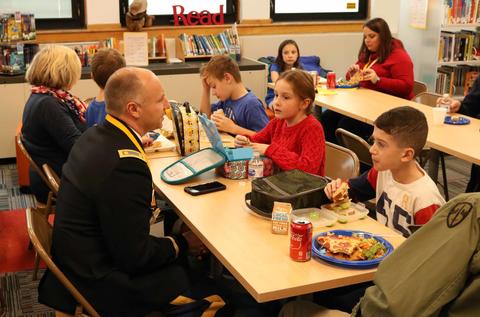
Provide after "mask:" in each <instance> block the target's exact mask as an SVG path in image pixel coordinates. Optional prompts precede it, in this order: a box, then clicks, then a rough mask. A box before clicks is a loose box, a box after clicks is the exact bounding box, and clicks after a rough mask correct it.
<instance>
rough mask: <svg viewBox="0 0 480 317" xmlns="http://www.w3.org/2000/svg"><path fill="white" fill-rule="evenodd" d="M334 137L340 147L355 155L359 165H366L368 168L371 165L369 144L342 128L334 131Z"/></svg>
mask: <svg viewBox="0 0 480 317" xmlns="http://www.w3.org/2000/svg"><path fill="white" fill-rule="evenodd" d="M335 136H336V137H337V140H338V142H339V143H340V145H341V146H344V147H346V148H347V149H349V150H352V151H353V152H354V153H355V154H356V155H357V157H358V160H359V161H360V163H362V164H365V165H368V166H369V167H371V166H372V165H373V163H372V155H371V154H370V144H368V143H367V141H365V140H364V139H362V138H361V137H359V136H358V135H356V134H354V133H352V132H350V131H347V130H344V129H342V128H338V129H337V130H335Z"/></svg>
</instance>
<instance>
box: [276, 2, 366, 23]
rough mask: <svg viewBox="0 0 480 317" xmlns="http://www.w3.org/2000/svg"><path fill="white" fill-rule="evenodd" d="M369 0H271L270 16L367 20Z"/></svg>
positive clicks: (291, 18) (318, 19) (278, 17)
mask: <svg viewBox="0 0 480 317" xmlns="http://www.w3.org/2000/svg"><path fill="white" fill-rule="evenodd" d="M367 14H368V0H334V1H333V0H295V1H292V0H270V17H271V19H272V21H274V22H280V21H328V20H330V21H331V20H365V19H367Z"/></svg>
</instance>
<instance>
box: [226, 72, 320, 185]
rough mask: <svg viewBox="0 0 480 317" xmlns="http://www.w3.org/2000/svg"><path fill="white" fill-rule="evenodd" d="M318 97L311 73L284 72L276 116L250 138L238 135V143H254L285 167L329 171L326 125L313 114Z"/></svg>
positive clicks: (277, 92)
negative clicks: (326, 161)
mask: <svg viewBox="0 0 480 317" xmlns="http://www.w3.org/2000/svg"><path fill="white" fill-rule="evenodd" d="M314 100H315V87H314V86H313V80H312V77H311V76H310V75H309V74H308V73H306V72H304V71H301V70H291V71H286V72H283V73H282V74H280V76H279V78H278V79H277V81H276V83H275V99H274V101H273V109H274V112H275V118H274V119H273V120H272V121H270V123H269V124H268V125H267V126H266V127H265V128H264V129H263V130H261V131H259V132H258V133H257V134H254V135H253V136H251V137H250V139H248V138H247V137H246V136H243V135H237V136H236V137H235V145H236V146H237V147H242V146H251V147H252V148H253V150H254V151H256V152H259V153H260V154H261V155H265V156H267V157H269V158H271V159H272V161H273V162H274V163H275V165H276V166H277V167H279V168H280V169H281V170H292V169H299V170H303V171H305V172H308V173H312V174H317V175H321V176H323V175H325V136H324V134H323V128H322V125H321V124H320V122H319V121H318V120H317V119H315V117H313V116H312V115H311V112H312V107H313V101H314Z"/></svg>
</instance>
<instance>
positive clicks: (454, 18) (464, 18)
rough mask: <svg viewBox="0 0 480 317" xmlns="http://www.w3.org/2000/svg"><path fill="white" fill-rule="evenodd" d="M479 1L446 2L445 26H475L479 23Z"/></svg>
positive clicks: (456, 0)
mask: <svg viewBox="0 0 480 317" xmlns="http://www.w3.org/2000/svg"><path fill="white" fill-rule="evenodd" d="M478 8H479V0H444V3H443V23H442V24H443V25H444V26H448V25H458V24H475V23H478V22H479V16H478V14H479V10H478Z"/></svg>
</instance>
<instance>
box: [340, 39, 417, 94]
mask: <svg viewBox="0 0 480 317" xmlns="http://www.w3.org/2000/svg"><path fill="white" fill-rule="evenodd" d="M377 57H378V55H377V53H373V54H371V55H370V62H372V61H374V60H375V59H376V58H377ZM367 63H368V62H367ZM356 64H357V65H358V66H360V70H362V69H363V67H364V66H365V64H366V63H364V62H362V61H360V60H359V61H357V63H356ZM371 69H373V70H374V71H375V72H376V73H377V76H378V77H379V78H380V80H379V81H377V83H376V84H373V83H372V82H371V81H369V80H368V81H361V82H360V87H364V88H368V89H373V90H377V91H380V92H384V93H386V94H389V95H393V96H397V97H400V98H404V99H409V100H410V99H412V98H413V97H414V95H413V81H414V79H413V62H412V60H411V58H410V56H409V55H408V53H407V51H405V49H404V48H403V45H402V42H400V41H399V40H397V39H393V40H392V51H391V53H390V55H389V56H388V57H387V58H386V59H385V60H384V61H383V63H378V62H376V63H375V64H373V66H372V67H371ZM347 78H348V76H347Z"/></svg>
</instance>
